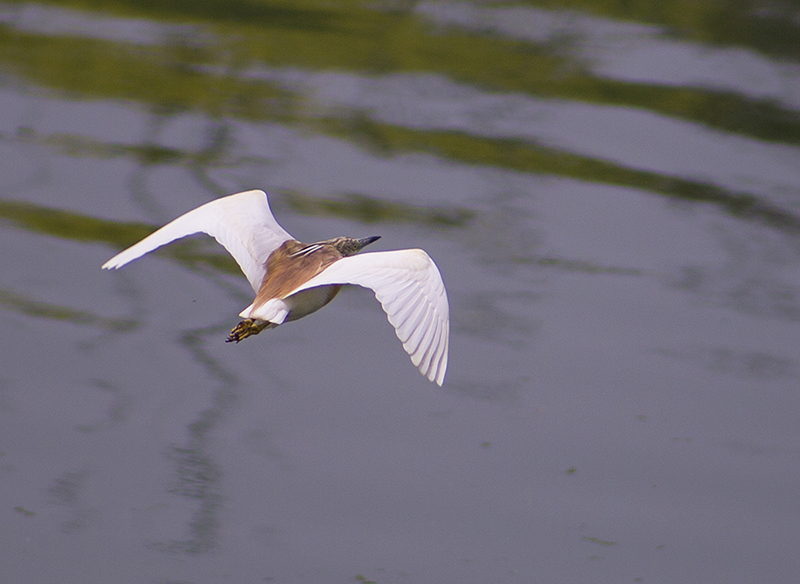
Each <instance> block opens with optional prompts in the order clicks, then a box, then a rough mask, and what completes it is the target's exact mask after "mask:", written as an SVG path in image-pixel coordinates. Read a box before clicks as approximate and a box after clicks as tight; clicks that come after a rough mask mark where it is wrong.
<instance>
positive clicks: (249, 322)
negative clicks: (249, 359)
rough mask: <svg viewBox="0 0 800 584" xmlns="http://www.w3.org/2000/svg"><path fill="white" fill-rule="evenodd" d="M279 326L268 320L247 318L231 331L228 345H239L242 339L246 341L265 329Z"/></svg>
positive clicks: (227, 341) (226, 340)
mask: <svg viewBox="0 0 800 584" xmlns="http://www.w3.org/2000/svg"><path fill="white" fill-rule="evenodd" d="M276 326H278V325H277V324H274V323H271V322H270V321H268V320H257V319H253V318H246V319H244V320H243V321H242V322H240V323H239V324H237V325H236V326H235V327H233V330H232V331H231V334H229V335H228V338H227V339H225V342H226V343H238V342H239V341H241V340H242V339H246V338H247V337H249V336H251V335H257V334H258V333H260V332H261V331H263V330H264V329H271V328H275V327H276Z"/></svg>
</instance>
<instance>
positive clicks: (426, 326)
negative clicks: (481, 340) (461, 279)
mask: <svg viewBox="0 0 800 584" xmlns="http://www.w3.org/2000/svg"><path fill="white" fill-rule="evenodd" d="M333 284H355V285H357V286H364V287H365V288H371V289H372V290H373V291H374V292H375V297H376V298H377V299H378V301H379V302H380V303H381V306H383V309H384V310H385V311H386V314H387V316H388V317H389V322H390V323H392V326H394V329H395V332H396V333H397V337H398V338H399V339H400V341H401V342H402V343H403V348H404V349H405V350H406V352H407V353H408V354H409V355H410V356H411V361H412V362H413V363H414V365H416V366H417V368H418V369H419V370H420V372H421V373H422V374H423V375H424V376H425V377H427V378H428V379H430V380H431V381H435V382H436V383H437V384H439V385H442V383H443V382H444V374H445V371H446V369H447V349H448V345H449V342H450V308H449V305H448V303H447V292H446V291H445V289H444V283H443V282H442V276H441V274H440V273H439V270H438V269H437V267H436V264H434V263H433V260H432V259H431V258H430V257H429V256H428V254H427V253H425V252H424V251H422V250H421V249H403V250H398V251H379V252H373V253H364V254H359V255H354V256H349V257H345V258H342V259H340V260H338V261H336V262H334V263H333V264H332V265H331V266H330V267H329V268H327V269H326V270H324V271H323V272H321V273H319V274H317V275H316V276H314V277H313V278H311V279H310V280H309V281H308V282H306V283H305V284H303V285H302V286H300V287H298V288H297V289H296V290H294V291H293V292H292V293H291V294H296V293H298V292H301V291H303V290H308V289H309V288H315V287H317V286H330V285H333ZM291 294H290V295H289V296H291Z"/></svg>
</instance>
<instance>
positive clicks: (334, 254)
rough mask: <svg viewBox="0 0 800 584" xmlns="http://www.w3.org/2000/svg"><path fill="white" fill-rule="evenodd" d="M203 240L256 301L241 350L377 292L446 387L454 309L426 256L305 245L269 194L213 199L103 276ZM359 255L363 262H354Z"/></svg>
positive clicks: (349, 242)
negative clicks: (342, 301)
mask: <svg viewBox="0 0 800 584" xmlns="http://www.w3.org/2000/svg"><path fill="white" fill-rule="evenodd" d="M195 233H206V234H208V235H210V236H212V237H213V238H214V239H216V240H217V242H219V243H220V244H221V245H222V246H223V247H224V248H225V249H226V250H227V251H228V253H230V254H231V255H232V256H233V258H234V259H235V260H236V262H237V263H238V264H239V267H240V268H241V269H242V272H244V275H245V277H246V278H247V280H248V281H249V282H250V285H251V286H252V288H253V291H254V292H255V294H256V296H255V299H254V300H253V302H252V304H250V306H248V307H247V308H245V309H244V310H243V311H242V312H241V313H240V314H239V316H240V317H241V318H242V319H243V320H242V321H241V322H240V323H239V324H238V325H236V326H235V327H234V328H233V329H232V330H231V332H230V334H229V335H228V338H227V339H226V341H227V342H235V343H238V342H240V341H242V340H243V339H245V338H247V337H250V336H252V335H256V334H258V333H260V332H262V331H264V330H268V329H272V328H275V327H277V326H280V325H281V324H284V323H286V322H291V321H293V320H297V319H299V318H303V317H304V316H308V315H309V314H311V313H313V312H316V311H317V310H319V309H320V308H322V307H323V306H325V305H326V304H328V303H329V302H330V301H331V300H333V298H334V297H335V296H336V295H337V294H338V293H339V290H341V288H342V286H345V285H356V286H361V287H364V288H369V289H371V290H372V291H373V292H374V293H375V297H376V298H377V299H378V301H379V302H380V304H381V306H382V307H383V310H384V311H385V312H386V315H387V317H388V320H389V322H390V323H391V324H392V326H393V327H394V329H395V333H396V334H397V337H398V338H399V339H400V342H401V343H402V344H403V348H404V349H405V350H406V352H407V353H408V354H409V356H410V357H411V361H412V362H413V363H414V365H416V367H417V368H418V369H419V371H420V372H421V373H422V374H423V375H424V376H425V377H427V378H428V380H430V381H432V382H435V383H436V384H437V385H439V386H441V385H442V384H443V383H444V376H445V372H446V370H447V358H448V350H449V344H450V308H449V303H448V300H447V291H446V290H445V287H444V282H443V281H442V276H441V273H440V272H439V269H438V268H437V267H436V264H435V263H434V262H433V260H432V259H431V258H430V256H429V255H428V254H427V253H425V251H423V250H421V249H401V250H394V251H378V252H367V253H363V254H358V252H360V251H361V250H362V249H363V248H364V247H366V246H367V245H369V244H370V243H373V242H374V241H376V240H378V239H380V236H371V237H364V238H360V239H357V238H352V237H336V238H333V239H327V240H325V241H318V242H315V243H301V242H300V241H298V240H297V239H295V238H294V237H292V236H291V235H289V233H288V232H287V231H286V230H284V229H283V228H282V227H281V226H280V225H279V224H278V222H277V221H276V220H275V217H274V216H273V215H272V211H271V210H270V207H269V200H268V198H267V194H266V193H265V192H264V191H262V190H251V191H245V192H241V193H236V194H233V195H228V196H225V197H221V198H218V199H215V200H212V201H210V202H208V203H206V204H204V205H201V206H200V207H197V208H196V209H193V210H192V211H189V212H188V213H185V214H184V215H181V216H180V217H178V218H177V219H175V220H174V221H172V222H170V223H168V224H166V225H164V226H163V227H161V228H160V229H158V230H156V231H154V232H153V233H151V234H150V235H148V236H147V237H145V238H144V239H143V240H141V241H140V242H138V243H136V244H134V245H132V246H131V247H129V248H127V249H125V250H124V251H122V252H120V253H118V254H117V255H115V256H114V257H113V258H111V259H110V260H108V261H107V262H106V263H105V264H103V266H102V267H103V269H109V270H110V269H118V268H121V267H122V266H124V265H125V264H127V263H129V262H131V261H133V260H135V259H137V258H140V257H141V256H143V255H145V254H147V253H149V252H151V251H153V250H155V249H157V248H159V247H161V246H163V245H165V244H167V243H170V242H172V241H175V240H176V239H181V238H183V237H186V236H188V235H192V234H195ZM356 254H358V255H356Z"/></svg>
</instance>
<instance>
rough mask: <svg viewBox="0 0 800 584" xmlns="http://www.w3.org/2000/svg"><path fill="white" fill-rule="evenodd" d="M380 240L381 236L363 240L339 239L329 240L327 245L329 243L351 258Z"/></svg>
mask: <svg viewBox="0 0 800 584" xmlns="http://www.w3.org/2000/svg"><path fill="white" fill-rule="evenodd" d="M380 238H381V236H380V235H372V236H370V237H362V238H361V239H355V238H353V237H337V238H336V239H331V240H328V241H327V242H325V243H329V244H330V245H332V246H333V247H335V248H336V249H337V250H338V251H339V253H341V254H342V255H343V256H351V255H355V254H357V253H358V252H360V251H361V250H362V249H363V248H365V247H366V246H368V245H369V244H370V243H372V242H373V241H377V240H379V239H380Z"/></svg>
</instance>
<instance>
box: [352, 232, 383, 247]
mask: <svg viewBox="0 0 800 584" xmlns="http://www.w3.org/2000/svg"><path fill="white" fill-rule="evenodd" d="M380 238H381V236H380V235H372V236H370V237H362V238H361V239H359V240H358V243H359V244H361V247H362V248H364V247H366V246H368V245H369V244H370V243H372V242H373V241H378V240H379V239H380Z"/></svg>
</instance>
